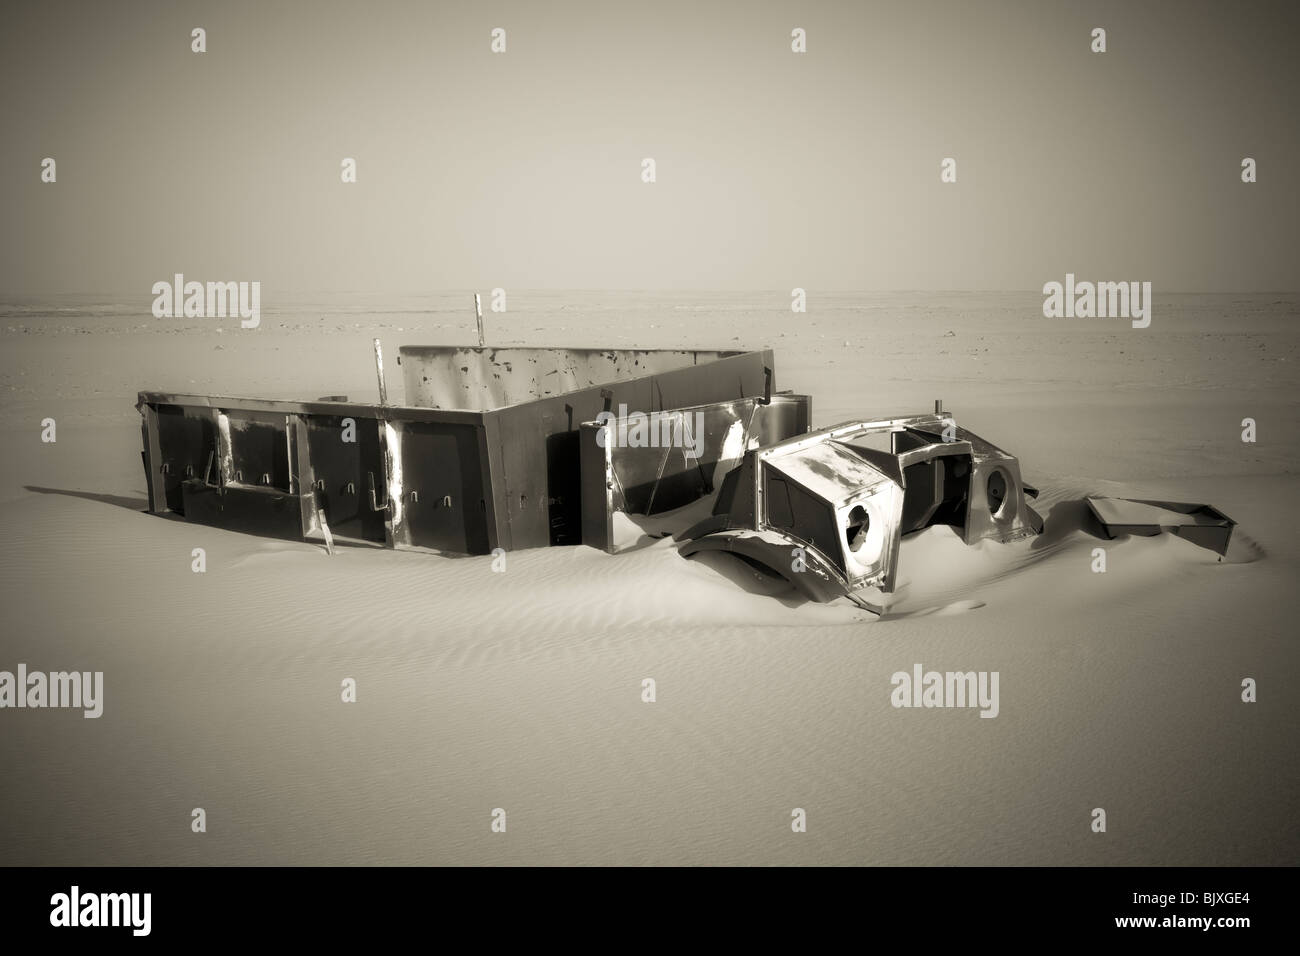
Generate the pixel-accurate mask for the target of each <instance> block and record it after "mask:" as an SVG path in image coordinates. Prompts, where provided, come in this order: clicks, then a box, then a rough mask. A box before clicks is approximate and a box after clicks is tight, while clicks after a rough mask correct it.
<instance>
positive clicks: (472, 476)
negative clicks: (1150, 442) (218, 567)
mask: <svg viewBox="0 0 1300 956" xmlns="http://www.w3.org/2000/svg"><path fill="white" fill-rule="evenodd" d="M397 361H398V364H399V365H401V366H402V370H403V386H404V393H405V404H403V405H391V404H388V394H387V383H386V381H385V377H384V367H383V359H382V351H381V349H380V346H379V342H378V341H377V340H376V342H375V365H376V375H377V384H378V389H379V402H378V403H377V404H371V403H365V402H355V401H349V400H348V399H347V397H346V396H344V395H331V396H329V397H328V398H324V399H318V400H316V401H308V402H290V401H270V400H264V399H254V398H212V397H207V396H199V395H176V394H169V393H161V392H141V393H140V396H139V402H138V405H137V407H138V408H139V410H140V413H141V416H142V419H143V421H142V433H143V439H144V452H143V459H144V466H145V473H146V476H147V484H148V490H149V510H150V511H152V512H154V513H158V514H162V513H166V512H174V513H176V514H179V515H181V516H183V517H184V518H185V519H186V520H187V521H195V522H201V523H204V524H210V525H215V526H218V527H223V528H229V529H232V530H239V531H247V532H251V533H255V534H262V535H273V536H278V537H284V538H293V539H299V540H311V541H323V543H324V544H325V546H326V548H327V549H328V550H329V551H330V553H333V550H334V545H335V543H336V542H343V543H354V544H356V543H370V544H376V545H382V546H386V547H390V548H427V549H432V550H437V551H443V552H450V553H457V554H487V553H490V552H495V551H496V550H497V549H504V550H516V549H520V548H532V547H541V546H546V545H567V544H578V543H584V544H588V545H591V546H593V547H596V548H600V549H603V550H605V551H608V552H615V551H619V550H623V549H625V548H627V547H630V546H633V545H636V544H638V543H642V542H645V541H646V540H647V539H648V538H656V537H666V536H668V535H671V534H673V533H674V532H675V533H676V534H675V537H676V540H677V542H678V547H679V550H680V552H681V553H682V554H683V555H685V556H688V557H689V556H692V555H695V554H699V553H701V552H707V551H716V552H728V553H731V554H733V555H735V556H737V557H739V558H741V559H743V560H744V561H745V562H747V563H748V564H750V565H752V566H758V567H759V568H762V569H766V570H767V571H768V572H770V573H773V574H775V575H777V576H779V577H780V578H783V579H785V580H786V581H788V582H790V583H791V584H792V585H794V587H795V588H796V589H797V590H798V591H800V592H801V593H802V594H804V595H805V596H807V597H808V598H810V599H812V600H816V601H831V600H834V599H836V598H839V597H847V598H849V599H850V600H852V601H854V602H855V603H857V604H859V605H861V606H864V607H868V608H871V609H873V610H880V607H879V604H880V603H883V602H882V601H881V599H880V598H879V597H876V596H875V595H877V594H878V595H884V594H889V593H890V592H892V591H894V589H895V586H896V583H897V579H898V561H899V554H900V550H901V541H902V539H903V538H904V537H906V536H908V535H911V534H913V533H916V532H919V531H922V530H924V529H926V528H929V527H933V526H936V525H947V526H949V527H951V528H952V529H953V530H954V532H955V533H956V534H957V535H958V536H959V537H960V538H961V539H962V540H963V541H964V542H965V543H966V544H968V545H974V544H977V543H979V542H981V541H984V540H992V541H998V542H1006V541H1011V540H1014V539H1017V538H1022V537H1028V536H1032V535H1036V534H1038V533H1040V532H1041V531H1042V529H1043V519H1042V518H1041V517H1039V515H1038V514H1037V513H1036V512H1035V511H1034V509H1033V508H1032V507H1030V505H1029V499H1031V498H1034V497H1037V494H1038V492H1037V491H1036V490H1035V489H1034V488H1032V487H1030V486H1028V485H1026V484H1025V483H1024V480H1023V479H1022V477H1021V474H1020V462H1019V460H1018V459H1017V458H1016V457H1015V456H1014V455H1011V454H1009V453H1007V452H1005V451H1003V450H1002V449H1001V448H998V447H997V446H996V445H993V444H991V443H990V442H987V441H985V440H984V439H983V438H981V437H980V436H978V435H976V434H974V433H972V432H970V431H968V430H966V429H964V428H961V427H959V426H958V425H957V424H956V422H955V421H954V420H953V417H952V415H951V414H950V413H948V412H945V411H944V410H943V407H942V404H941V403H936V404H935V411H934V413H933V414H922V415H913V416H907V417H900V418H889V419H879V420H872V421H851V422H846V423H844V424H841V425H836V426H834V427H832V428H826V429H822V430H819V431H811V430H810V428H811V417H812V408H811V399H810V398H809V397H808V396H807V395H794V394H791V393H788V392H776V391H774V388H775V382H774V378H775V374H774V368H775V363H774V359H773V355H772V352H771V351H769V350H763V351H754V352H737V351H728V350H720V349H713V350H690V349H587V348H524V347H506V348H485V347H481V346H480V347H477V348H475V347H450V346H414V347H412V346H408V347H404V348H401V349H400V350H399V352H398V359H397ZM1087 502H1088V507H1089V508H1090V509H1091V511H1092V514H1093V515H1095V516H1096V518H1097V519H1098V520H1099V521H1100V522H1101V524H1102V527H1103V528H1104V529H1105V533H1106V534H1107V535H1108V536H1112V537H1113V536H1114V535H1117V534H1150V535H1153V534H1158V533H1160V532H1161V531H1168V532H1171V533H1173V534H1177V535H1180V536H1182V537H1185V538H1187V539H1189V540H1191V541H1193V542H1195V543H1197V544H1199V545H1201V546H1203V547H1206V548H1209V549H1211V550H1213V551H1216V552H1218V553H1219V554H1221V555H1222V554H1225V553H1226V551H1227V548H1228V541H1229V539H1230V537H1231V534H1232V528H1233V522H1232V520H1231V519H1230V518H1228V517H1227V516H1226V515H1223V514H1222V513H1221V512H1219V511H1217V510H1216V509H1214V508H1212V507H1210V506H1209V505H1198V504H1178V503H1175V502H1161V501H1128V500H1125V499H1118V498H1088V499H1087ZM710 508H711V511H712V513H711V514H709V509H710ZM705 515H708V516H707V517H704V516H705ZM701 517H703V520H699V519H700V518H701ZM688 526H689V527H688ZM684 528H685V529H686V530H683V529H684ZM873 592H874V593H873ZM873 601H875V602H876V603H872V602H873Z"/></svg>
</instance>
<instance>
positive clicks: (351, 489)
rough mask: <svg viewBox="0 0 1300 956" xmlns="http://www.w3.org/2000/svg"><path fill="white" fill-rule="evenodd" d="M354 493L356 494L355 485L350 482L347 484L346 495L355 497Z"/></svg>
mask: <svg viewBox="0 0 1300 956" xmlns="http://www.w3.org/2000/svg"><path fill="white" fill-rule="evenodd" d="M356 493H357V486H356V484H355V483H353V482H351V481H349V482H348V494H350V495H355V494H356Z"/></svg>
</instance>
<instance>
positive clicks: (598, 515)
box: [581, 394, 810, 551]
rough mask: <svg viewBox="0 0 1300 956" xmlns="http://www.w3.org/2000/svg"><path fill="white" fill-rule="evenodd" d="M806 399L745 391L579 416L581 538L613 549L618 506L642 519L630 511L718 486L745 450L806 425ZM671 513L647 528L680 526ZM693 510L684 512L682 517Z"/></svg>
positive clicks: (660, 507)
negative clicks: (686, 404)
mask: <svg viewBox="0 0 1300 956" xmlns="http://www.w3.org/2000/svg"><path fill="white" fill-rule="evenodd" d="M809 406H810V401H809V399H808V397H807V396H804V395H788V394H787V395H774V396H772V397H771V400H770V402H769V403H767V404H764V401H763V400H762V399H759V398H744V399H736V400H732V401H726V402H715V403H713V404H709V405H699V406H695V407H691V408H678V409H672V410H669V411H661V412H652V413H651V414H649V415H638V414H631V415H628V416H624V417H621V418H620V417H614V418H610V419H602V421H603V424H602V422H587V423H584V424H583V426H582V439H581V445H582V461H581V466H582V471H583V481H582V494H583V501H582V506H583V529H584V535H583V540H584V543H586V544H591V545H592V546H593V547H601V548H604V549H605V550H607V551H615V550H617V549H618V542H617V541H616V540H615V535H614V529H613V525H614V523H615V522H619V521H620V519H619V518H618V517H617V516H618V515H619V514H622V515H625V516H629V517H630V518H631V520H632V521H633V524H642V525H644V522H639V521H638V520H637V519H638V518H641V517H651V516H658V515H664V514H665V513H667V512H674V513H677V512H680V510H681V509H685V508H686V507H687V506H688V505H690V504H692V503H693V502H696V501H699V500H700V499H701V498H704V497H707V496H708V495H711V494H712V493H713V492H715V491H718V490H719V489H720V488H721V487H722V485H723V483H724V479H725V478H726V476H727V475H728V474H729V473H730V472H731V471H733V470H734V469H736V468H737V467H738V466H739V465H740V463H741V461H742V460H743V459H744V457H745V453H746V452H747V451H750V450H752V449H754V448H758V447H760V446H764V445H769V444H772V443H774V442H778V441H782V440H784V439H786V438H789V437H792V436H793V435H796V434H799V433H801V431H806V430H807V423H808V419H809V416H810V408H809ZM602 429H603V431H602ZM593 496H596V497H595V500H594V501H589V500H588V499H589V498H591V497H593ZM672 517H673V515H668V516H667V518H666V519H665V520H664V521H656V522H652V523H651V524H652V525H653V527H652V528H649V529H648V530H651V531H652V532H653V533H665V532H666V533H674V532H677V531H681V530H683V528H684V526H685V525H684V524H683V525H681V526H674V525H673V524H672V522H671V520H668V519H671V518H672ZM696 517H698V515H695V514H694V513H693V512H692V513H691V514H689V515H686V514H683V518H684V521H685V524H690V523H691V521H692V520H693V519H694V518H696ZM588 529H590V533H588Z"/></svg>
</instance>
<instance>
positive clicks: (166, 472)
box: [158, 462, 172, 475]
mask: <svg viewBox="0 0 1300 956" xmlns="http://www.w3.org/2000/svg"><path fill="white" fill-rule="evenodd" d="M158 470H159V471H161V472H162V473H163V474H164V475H170V474H171V473H172V466H171V465H169V464H168V463H167V462H163V463H162V467H161V468H159V469H158Z"/></svg>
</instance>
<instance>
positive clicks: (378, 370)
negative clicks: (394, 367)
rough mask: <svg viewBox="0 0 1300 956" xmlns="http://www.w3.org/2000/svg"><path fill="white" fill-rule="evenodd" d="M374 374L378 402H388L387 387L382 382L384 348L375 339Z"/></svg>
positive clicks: (385, 403) (384, 403)
mask: <svg viewBox="0 0 1300 956" xmlns="http://www.w3.org/2000/svg"><path fill="white" fill-rule="evenodd" d="M375 375H377V376H378V377H379V404H380V405H387V404H388V387H387V386H386V385H385V384H384V350H383V349H382V348H380V345H379V339H375Z"/></svg>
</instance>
